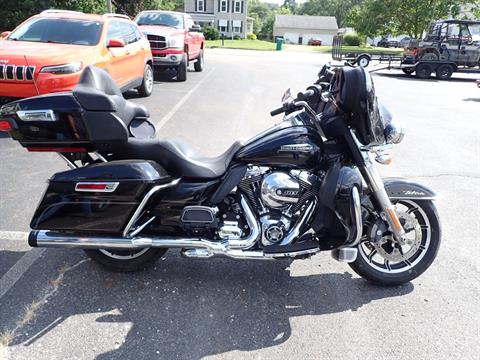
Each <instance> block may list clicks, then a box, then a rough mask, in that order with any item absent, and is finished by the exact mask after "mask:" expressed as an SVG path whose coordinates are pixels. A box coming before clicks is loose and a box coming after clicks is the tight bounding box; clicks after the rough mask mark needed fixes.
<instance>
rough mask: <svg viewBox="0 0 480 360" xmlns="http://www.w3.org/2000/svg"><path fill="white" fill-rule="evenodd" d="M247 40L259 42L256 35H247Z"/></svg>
mask: <svg viewBox="0 0 480 360" xmlns="http://www.w3.org/2000/svg"><path fill="white" fill-rule="evenodd" d="M247 39H248V40H257V35H255V34H247Z"/></svg>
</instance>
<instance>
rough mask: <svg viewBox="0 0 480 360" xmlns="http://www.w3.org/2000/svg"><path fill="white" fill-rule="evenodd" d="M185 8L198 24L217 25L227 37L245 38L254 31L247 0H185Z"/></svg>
mask: <svg viewBox="0 0 480 360" xmlns="http://www.w3.org/2000/svg"><path fill="white" fill-rule="evenodd" d="M184 8H185V12H186V13H187V14H190V15H191V16H192V18H193V21H195V23H196V24H199V25H200V26H212V27H215V28H217V29H218V30H219V31H220V33H222V34H225V36H226V37H231V36H235V35H238V36H240V37H241V38H245V37H246V36H247V34H249V33H251V32H252V27H253V21H252V20H253V19H251V18H249V17H247V13H248V11H247V0H184Z"/></svg>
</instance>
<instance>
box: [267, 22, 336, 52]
mask: <svg viewBox="0 0 480 360" xmlns="http://www.w3.org/2000/svg"><path fill="white" fill-rule="evenodd" d="M337 32H338V25H337V19H335V17H334V16H306V15H276V16H275V24H274V25H273V37H274V38H276V37H283V38H284V39H285V42H286V43H290V44H308V41H309V40H310V39H316V40H322V44H323V45H332V41H333V37H334V36H335V35H336V34H337Z"/></svg>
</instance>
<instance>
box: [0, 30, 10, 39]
mask: <svg viewBox="0 0 480 360" xmlns="http://www.w3.org/2000/svg"><path fill="white" fill-rule="evenodd" d="M11 33H12V32H11V31H4V32H2V33H1V34H0V39H5V38H6V37H8V35H10V34H11Z"/></svg>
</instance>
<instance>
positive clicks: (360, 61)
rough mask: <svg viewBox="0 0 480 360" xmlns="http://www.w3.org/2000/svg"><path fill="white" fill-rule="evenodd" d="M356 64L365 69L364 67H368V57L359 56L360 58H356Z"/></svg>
mask: <svg viewBox="0 0 480 360" xmlns="http://www.w3.org/2000/svg"><path fill="white" fill-rule="evenodd" d="M356 63H357V64H358V65H359V66H361V67H364V68H366V67H367V66H368V64H370V56H368V55H360V56H359V57H358V58H357V61H356Z"/></svg>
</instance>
